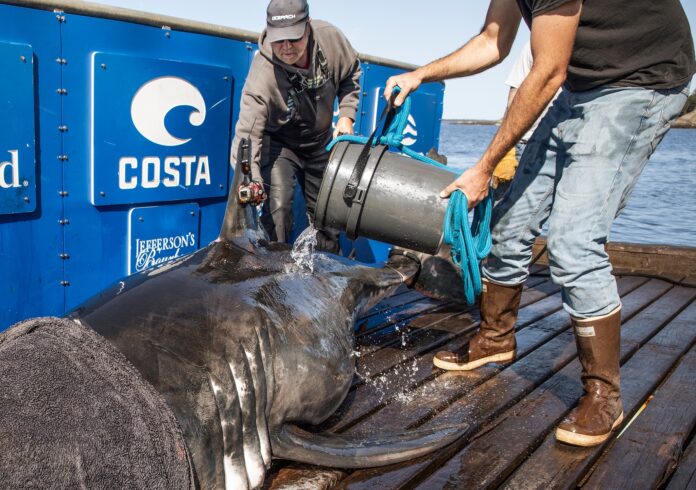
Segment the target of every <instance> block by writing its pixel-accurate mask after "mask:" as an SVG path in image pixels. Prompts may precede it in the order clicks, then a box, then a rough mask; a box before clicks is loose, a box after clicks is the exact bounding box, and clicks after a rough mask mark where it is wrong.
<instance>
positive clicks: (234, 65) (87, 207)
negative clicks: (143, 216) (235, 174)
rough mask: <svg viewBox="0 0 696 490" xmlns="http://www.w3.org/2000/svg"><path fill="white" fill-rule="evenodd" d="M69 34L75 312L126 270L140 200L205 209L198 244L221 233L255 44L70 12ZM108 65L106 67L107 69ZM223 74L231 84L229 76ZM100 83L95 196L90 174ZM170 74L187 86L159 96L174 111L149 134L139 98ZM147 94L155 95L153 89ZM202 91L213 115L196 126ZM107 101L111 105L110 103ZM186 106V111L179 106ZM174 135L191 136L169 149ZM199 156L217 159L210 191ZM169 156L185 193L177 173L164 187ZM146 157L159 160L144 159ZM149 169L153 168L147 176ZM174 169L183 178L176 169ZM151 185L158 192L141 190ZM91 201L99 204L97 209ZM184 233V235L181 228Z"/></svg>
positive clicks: (68, 184) (69, 300)
mask: <svg viewBox="0 0 696 490" xmlns="http://www.w3.org/2000/svg"><path fill="white" fill-rule="evenodd" d="M62 36H63V50H64V57H65V58H66V59H67V60H68V62H67V64H66V65H65V67H64V70H63V80H64V85H65V88H66V89H67V90H68V95H67V96H66V100H65V113H64V120H65V125H67V126H68V127H69V131H68V132H67V133H66V135H65V153H66V154H67V155H68V156H69V158H70V163H69V165H68V166H67V167H66V173H65V189H66V191H68V195H67V196H66V197H65V199H64V200H65V213H66V217H67V218H68V219H69V220H70V225H69V226H68V227H67V229H66V238H65V247H66V251H67V252H68V253H69V254H70V257H71V259H70V260H69V261H67V263H66V271H65V278H66V280H67V281H69V282H70V286H69V287H68V288H67V296H66V306H67V308H68V309H69V308H71V307H73V306H75V305H77V304H79V303H80V302H82V301H84V300H85V299H86V298H87V297H89V296H90V295H92V294H95V293H96V292H98V291H99V290H101V289H103V288H104V287H106V286H107V285H109V284H110V283H112V282H113V281H115V280H117V279H119V278H121V277H123V276H125V275H126V274H128V272H129V243H128V239H127V234H128V225H129V222H130V220H129V214H130V212H131V208H132V207H133V206H132V203H141V202H148V203H150V204H153V205H158V206H165V205H167V206H171V204H167V203H172V202H175V201H179V200H180V199H185V200H186V201H193V200H196V201H197V202H198V206H199V207H200V216H199V217H197V219H200V230H199V235H198V237H199V238H198V239H199V243H200V244H207V243H208V242H210V241H212V240H213V239H215V238H216V237H217V235H218V233H219V230H220V224H221V222H222V216H223V215H224V210H225V203H226V200H227V189H228V187H229V182H230V180H229V179H230V178H231V177H230V176H229V173H231V172H229V170H228V169H229V165H228V164H227V163H226V162H227V161H228V158H229V146H230V142H231V138H230V133H231V128H232V122H233V121H236V118H237V115H238V114H237V111H238V106H239V98H240V94H241V89H242V86H243V82H244V79H245V78H246V74H247V71H248V69H249V59H250V52H251V50H252V49H253V48H252V45H251V44H249V43H245V42H241V41H235V40H230V39H222V38H216V37H213V36H209V35H203V34H195V33H188V32H179V31H171V30H168V29H158V28H155V27H150V26H143V25H137V24H131V23H127V22H120V21H114V20H108V19H99V18H92V17H86V16H80V15H69V14H66V16H65V23H64V24H63V31H62ZM85 40H88V42H85ZM102 64H104V65H106V67H105V68H102ZM112 69H113V72H112ZM225 76H228V80H224V77H225ZM92 77H94V96H95V100H94V141H95V147H94V149H95V159H94V176H95V188H94V191H95V193H94V196H92V183H91V178H90V175H91V154H90V151H91V141H92V127H91V126H92V125H91V121H90V117H89V115H90V114H91V108H92V81H93V78H92ZM167 77H169V79H170V80H171V79H177V80H179V81H181V80H183V81H185V82H187V84H188V85H187V84H186V83H183V82H181V83H178V85H177V83H176V82H175V83H174V85H175V88H176V87H177V86H178V87H179V89H181V90H173V91H171V92H165V91H162V90H160V93H161V95H162V100H161V101H160V102H161V104H160V105H156V107H159V108H160V112H166V111H165V110H166V108H173V109H172V110H171V111H169V113H168V115H167V116H166V117H162V119H161V120H160V119H159V118H155V119H154V121H155V122H159V123H161V124H160V125H159V126H157V125H155V126H154V127H155V129H152V128H150V129H152V131H151V130H150V129H147V128H145V129H143V127H142V126H139V128H140V130H138V129H137V128H136V124H135V123H134V121H133V117H132V108H133V100H134V97H136V96H135V95H134V94H135V93H137V90H138V89H139V88H141V87H143V85H146V84H147V83H148V82H150V81H152V80H159V81H161V80H163V79H165V78H167ZM157 83H158V81H156V82H154V84H155V85H156V84H157ZM182 86H183V89H182ZM150 87H151V86H150ZM190 87H193V88H190ZM166 88H167V87H165V89H166ZM143 90H145V91H147V87H146V88H145V89H143ZM182 92H183V94H184V95H182ZM196 93H200V95H201V97H202V98H203V100H204V101H205V110H206V116H205V120H204V122H203V124H201V125H198V126H197V125H196V124H197V123H198V122H199V121H197V120H196V113H195V111H194V112H193V113H192V108H191V107H190V106H193V107H194V108H195V107H196V106H197V105H198V106H200V104H199V101H197V100H196ZM141 94H142V91H141ZM186 94H189V95H188V96H190V94H193V96H194V97H193V100H188V99H187V97H188V96H187V95H186ZM230 97H231V100H230ZM108 98H110V99H111V100H106V99H108ZM144 100H146V99H144ZM137 103H138V102H137V98H136V104H137ZM100 104H101V105H100ZM180 105H183V107H176V106H180ZM230 107H231V108H232V111H231V114H230V111H229V108H230ZM162 108H164V109H162ZM104 111H106V112H104ZM159 115H160V116H163V114H159ZM191 116H193V118H190V117H191ZM163 128H166V129H163ZM143 131H144V132H145V137H144V136H143V135H142V132H143ZM165 133H166V134H165ZM167 135H172V136H174V137H176V138H179V139H187V138H191V139H190V141H188V142H186V143H184V144H182V145H177V146H167V144H170V143H171V142H172V141H173V140H171V139H167V138H168V136H167ZM148 138H149V140H150V141H148ZM109 146H112V148H109ZM201 155H207V156H208V157H209V160H208V164H209V169H210V185H207V183H206V185H199V186H196V185H195V178H196V170H197V169H198V168H199V167H198V166H199V165H200V156H201ZM213 155H215V156H214V158H215V161H213ZM124 156H125V157H134V158H135V160H128V161H127V163H124V164H122V165H121V170H122V171H123V172H125V173H123V174H122V175H121V176H120V177H121V178H120V179H119V160H120V159H121V157H124ZM168 156H169V157H175V158H179V166H178V167H176V165H175V164H176V160H175V159H172V160H171V161H170V163H169V166H170V168H172V169H174V168H178V169H179V171H180V173H179V174H178V175H179V184H180V185H183V186H184V187H185V189H182V188H181V187H177V186H174V185H173V184H174V183H175V177H174V176H169V178H170V180H169V181H168V182H169V184H172V186H171V187H169V186H167V184H165V182H164V181H165V179H167V178H168V176H167V170H166V162H165V160H166V157H168ZM188 156H194V157H195V160H194V161H193V163H191V165H192V168H191V185H190V186H186V182H185V178H186V175H187V173H186V168H185V165H186V164H185V163H184V158H183V157H188ZM146 157H154V158H152V159H148V160H146ZM157 159H159V169H160V182H159V185H156V186H155V185H154V181H156V179H155V178H154V177H153V175H154V172H155V167H156V166H157ZM136 161H137V164H136V163H135V162H136ZM144 162H145V163H144ZM223 162H225V163H224V165H223ZM143 169H145V171H146V172H147V173H146V174H145V179H143ZM220 170H224V176H222V177H220V176H219V175H216V174H215V173H214V172H217V173H219V172H220ZM202 171H205V169H202ZM170 173H172V174H174V173H176V172H175V171H174V170H171V171H170ZM201 178H202V177H201ZM119 180H120V181H121V184H123V183H124V182H126V183H127V184H126V187H128V186H129V185H132V184H133V183H136V184H137V185H136V189H122V188H120V187H119ZM146 180H148V182H149V184H148V185H151V186H152V188H145V189H142V183H143V182H144V181H146ZM201 182H202V181H201ZM201 182H199V184H200V183H201ZM121 187H122V186H121ZM196 187H198V189H203V188H205V189H206V190H205V191H200V190H197V189H196ZM100 192H104V194H105V195H104V196H102V195H101V194H100ZM130 194H133V195H132V196H131V195H130ZM93 198H94V201H95V203H96V204H98V205H97V206H95V205H93V204H92V199H93ZM179 202H180V201H179ZM102 203H109V204H108V205H101V204H102ZM155 221H156V220H147V221H145V222H144V224H143V226H142V227H139V228H140V229H141V230H145V229H146V228H147V227H148V226H154V224H155ZM182 228H183V229H185V227H184V226H183V225H182ZM155 232H156V231H155V230H154V229H153V230H150V231H142V233H143V236H146V235H147V234H148V233H149V234H150V235H152V236H155V235H154V234H155Z"/></svg>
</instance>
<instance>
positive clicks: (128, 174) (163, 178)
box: [118, 77, 211, 190]
mask: <svg viewBox="0 0 696 490" xmlns="http://www.w3.org/2000/svg"><path fill="white" fill-rule="evenodd" d="M181 106H185V107H192V108H193V110H192V111H191V113H190V114H189V118H188V120H189V123H191V125H192V126H200V125H201V124H203V122H204V121H205V116H206V107H205V100H204V99H203V96H202V95H201V93H200V91H199V90H198V89H197V88H196V87H195V86H193V85H192V84H191V83H189V82H188V81H186V80H184V79H182V78H178V77H160V78H155V79H153V80H150V81H149V82H147V83H145V84H144V85H143V86H141V87H140V88H139V89H138V91H137V92H136V94H135V96H133V100H132V102H131V119H132V120H133V125H134V126H135V128H136V129H137V130H138V132H139V133H140V134H141V135H142V136H143V137H144V138H146V139H147V140H149V141H151V142H152V143H155V144H157V145H160V146H168V147H175V146H180V145H183V144H185V143H188V142H189V141H191V138H179V137H176V136H174V135H172V134H171V133H170V132H169V130H167V127H166V125H165V120H166V118H167V114H169V112H170V111H171V110H172V109H174V108H176V107H181ZM210 183H211V177H210V163H209V161H208V156H207V155H168V156H165V157H164V158H160V157H157V156H146V157H143V158H142V159H141V158H138V157H137V156H133V155H127V156H122V157H121V158H119V162H118V187H119V189H123V190H132V189H137V188H143V189H156V188H158V187H179V186H185V187H189V186H200V185H210Z"/></svg>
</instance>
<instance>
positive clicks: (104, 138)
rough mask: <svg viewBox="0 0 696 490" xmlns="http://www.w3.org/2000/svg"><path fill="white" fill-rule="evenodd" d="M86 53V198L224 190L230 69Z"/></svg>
mask: <svg viewBox="0 0 696 490" xmlns="http://www.w3.org/2000/svg"><path fill="white" fill-rule="evenodd" d="M92 59H93V67H92V90H93V93H92V111H93V112H92V114H93V118H92V128H91V130H92V155H91V174H92V178H93V182H92V189H91V190H92V197H91V201H92V203H93V204H95V205H100V206H104V205H111V204H129V203H141V202H153V201H174V200H191V199H201V198H209V197H226V196H227V174H228V167H229V137H230V132H231V128H230V124H231V114H230V98H231V96H232V90H231V89H232V87H231V84H230V80H231V79H232V78H233V73H232V70H231V69H230V68H228V67H224V68H221V67H217V66H211V65H204V64H200V63H182V62H174V61H168V60H158V59H150V58H141V57H135V56H126V55H118V54H110V53H95V54H94V56H93V58H92ZM114 175H118V178H117V179H114V177H113V176H114Z"/></svg>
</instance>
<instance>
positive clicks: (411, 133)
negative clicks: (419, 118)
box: [401, 114, 418, 146]
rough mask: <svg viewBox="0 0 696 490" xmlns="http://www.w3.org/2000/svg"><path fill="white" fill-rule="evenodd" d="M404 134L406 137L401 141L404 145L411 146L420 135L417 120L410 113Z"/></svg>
mask: <svg viewBox="0 0 696 490" xmlns="http://www.w3.org/2000/svg"><path fill="white" fill-rule="evenodd" d="M402 134H403V135H404V139H403V140H401V143H402V144H403V145H404V146H411V145H412V144H413V143H415V142H416V138H417V137H418V129H416V120H415V119H414V118H413V116H412V115H410V114H409V116H408V124H406V127H405V128H404V132H403V133H402Z"/></svg>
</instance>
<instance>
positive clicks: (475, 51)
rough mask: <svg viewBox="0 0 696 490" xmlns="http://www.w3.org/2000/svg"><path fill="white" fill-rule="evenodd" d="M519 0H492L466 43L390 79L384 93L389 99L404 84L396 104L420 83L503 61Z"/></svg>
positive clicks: (517, 16) (516, 21) (517, 21)
mask: <svg viewBox="0 0 696 490" xmlns="http://www.w3.org/2000/svg"><path fill="white" fill-rule="evenodd" d="M520 18H521V14H520V10H519V8H518V7H517V2H516V0H491V3H490V5H489V7H488V12H487V14H486V20H485V23H484V25H483V28H482V29H481V32H480V33H479V34H478V35H477V36H475V37H474V38H473V39H471V40H470V41H469V42H468V43H466V44H465V45H464V46H462V47H461V48H459V49H458V50H456V51H454V52H453V53H450V54H448V55H447V56H444V57H442V58H440V59H438V60H435V61H433V62H432V63H429V64H427V65H425V66H422V67H420V68H418V69H417V70H414V71H412V72H409V73H404V74H402V75H397V76H394V77H391V78H390V79H389V80H387V85H386V87H385V89H384V96H385V97H386V98H387V99H388V98H389V97H390V96H391V93H392V90H393V89H394V87H395V86H397V85H398V86H399V87H400V88H401V93H400V95H399V96H398V97H397V98H396V100H395V104H396V105H397V106H400V105H401V104H402V103H403V101H404V99H405V98H406V95H408V94H409V93H410V92H413V91H414V90H416V89H417V88H418V87H419V86H420V84H421V83H424V82H434V81H439V80H446V79H448V78H455V77H463V76H469V75H474V74H476V73H480V72H482V71H485V70H486V69H488V68H490V67H492V66H494V65H496V64H498V63H500V62H501V61H502V60H504V59H505V57H506V56H507V55H508V53H509V52H510V48H511V47H512V43H513V42H514V40H515V35H516V34H517V28H518V27H519V24H520Z"/></svg>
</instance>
